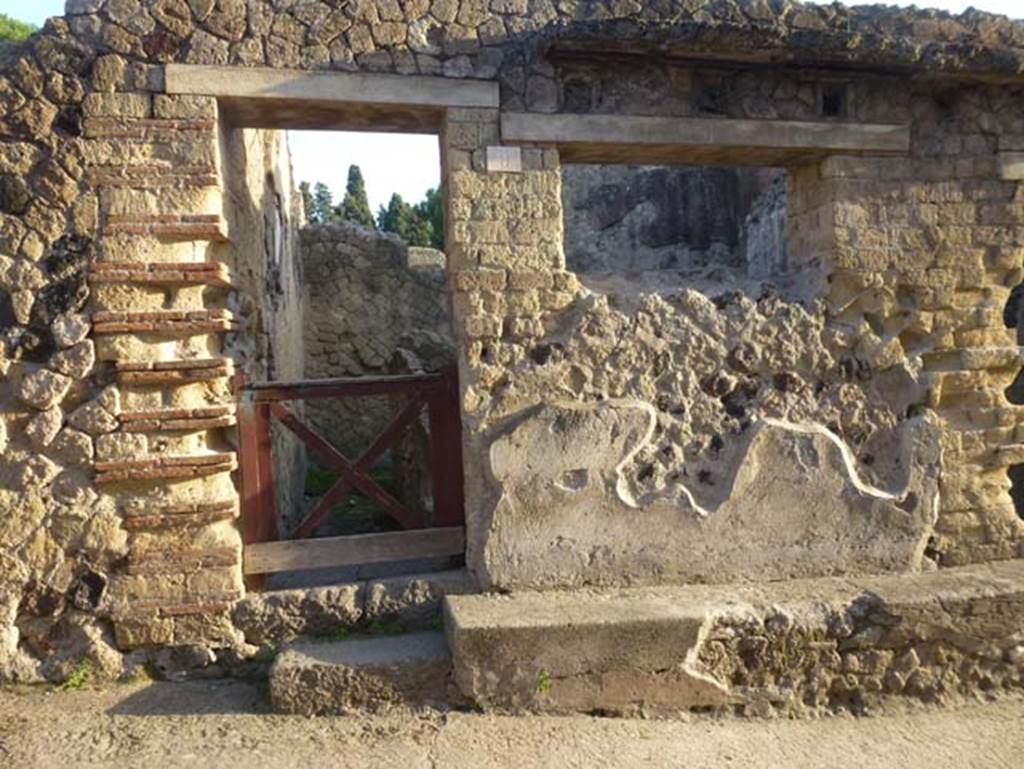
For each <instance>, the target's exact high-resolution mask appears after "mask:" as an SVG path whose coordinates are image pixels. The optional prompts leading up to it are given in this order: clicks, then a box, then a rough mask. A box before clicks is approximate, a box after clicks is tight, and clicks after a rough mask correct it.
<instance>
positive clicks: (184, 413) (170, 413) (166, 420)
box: [119, 404, 237, 433]
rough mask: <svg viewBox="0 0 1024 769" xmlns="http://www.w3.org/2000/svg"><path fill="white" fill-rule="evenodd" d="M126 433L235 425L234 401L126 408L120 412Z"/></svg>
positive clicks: (194, 429) (122, 426)
mask: <svg viewBox="0 0 1024 769" xmlns="http://www.w3.org/2000/svg"><path fill="white" fill-rule="evenodd" d="M119 419H120V420H121V431H122V432H126V433H152V432H193V431H199V430H215V429H217V428H221V427H233V426H234V425H235V424H236V423H237V418H236V416H235V407H234V405H231V404H228V405H223V406H208V407H205V408H194V409H151V410H148V411H126V412H123V413H121V414H120V415H119Z"/></svg>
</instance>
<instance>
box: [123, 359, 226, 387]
mask: <svg viewBox="0 0 1024 769" xmlns="http://www.w3.org/2000/svg"><path fill="white" fill-rule="evenodd" d="M114 368H115V370H116V372H117V381H118V383H119V384H137V385H177V384H189V383H191V382H207V381H210V380H213V379H226V378H228V377H231V376H233V375H234V373H235V364H234V361H233V360H231V359H230V358H203V359H194V360H170V361H159V362H156V363H136V362H133V361H117V362H116V363H115V364H114Z"/></svg>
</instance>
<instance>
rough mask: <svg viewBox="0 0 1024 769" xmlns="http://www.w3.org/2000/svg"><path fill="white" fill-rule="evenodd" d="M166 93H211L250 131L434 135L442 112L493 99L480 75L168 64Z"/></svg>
mask: <svg viewBox="0 0 1024 769" xmlns="http://www.w3.org/2000/svg"><path fill="white" fill-rule="evenodd" d="M166 90H167V93H171V94H196V95H203V96H216V97H218V98H219V99H221V101H222V107H224V111H225V114H226V115H227V117H228V118H229V120H230V121H231V122H232V123H234V124H235V125H242V126H251V127H257V128H258V127H276V128H300V127H304V128H318V129H341V128H351V129H352V130H371V129H373V130H408V131H417V130H420V131H423V132H434V131H437V130H438V129H439V128H440V117H441V116H442V115H443V114H444V111H445V110H446V109H452V108H462V107H469V108H487V109H497V107H498V104H499V101H498V84H497V83H496V82H492V81H488V80H474V79H471V78H447V77H437V76H429V75H388V74H378V73H372V72H305V71H302V70H289V69H273V68H269V67H219V66H206V65H193V64H168V65H167V67H166ZM339 107H344V109H339Z"/></svg>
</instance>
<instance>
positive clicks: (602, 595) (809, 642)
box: [445, 561, 1024, 715]
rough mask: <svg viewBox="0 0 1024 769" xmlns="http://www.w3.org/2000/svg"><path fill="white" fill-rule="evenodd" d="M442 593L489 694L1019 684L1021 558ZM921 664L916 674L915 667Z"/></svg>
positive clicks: (682, 694) (590, 704)
mask: <svg viewBox="0 0 1024 769" xmlns="http://www.w3.org/2000/svg"><path fill="white" fill-rule="evenodd" d="M445 606H446V618H445V621H446V627H447V634H448V638H449V644H450V647H451V651H452V660H453V669H454V676H455V681H456V683H457V684H458V686H459V688H460V690H461V691H462V693H463V694H464V695H466V696H467V697H469V698H470V699H471V700H472V701H473V702H474V703H475V704H477V705H478V706H481V707H484V708H488V709H503V710H507V709H511V710H523V709H531V710H544V711H549V712H571V711H577V712H579V711H582V712H593V711H595V710H599V711H602V712H611V713H620V714H639V713H643V714H648V715H650V714H658V713H663V714H671V713H678V712H679V711H680V710H687V709H691V708H696V709H707V708H712V709H722V710H725V709H728V710H730V711H735V710H737V709H740V710H741V712H748V713H758V712H760V713H762V714H770V713H784V714H806V713H813V712H824V711H828V710H835V709H846V708H851V709H853V710H854V712H862V711H863V709H864V708H867V707H871V706H874V705H875V704H878V703H880V702H881V701H882V700H883V699H884V698H886V697H891V696H906V697H913V698H921V699H924V700H926V701H932V702H934V701H940V702H941V701H944V700H945V699H948V698H949V697H950V696H951V695H953V689H955V687H953V688H951V687H950V686H948V684H949V682H950V681H952V680H957V681H958V685H964V684H967V685H968V686H970V685H971V684H970V683H969V682H971V681H977V680H981V679H983V678H987V677H994V678H993V680H998V681H1000V682H1002V685H1007V686H1010V687H1017V686H1019V685H1020V684H1019V676H1020V673H1021V671H1022V669H1024V660H1021V659H1019V655H1017V654H1016V653H1015V652H1014V650H1015V649H1017V648H1018V646H1019V638H1018V616H1019V615H1018V612H1019V611H1021V610H1022V609H1024V561H1009V562H1005V563H1000V564H993V565H988V566H979V567H968V568H962V569H945V570H940V571H937V572H933V573H929V574H914V575H890V576H868V577H857V578H852V579H851V578H844V579H836V578H821V579H812V580H794V581H789V582H776V583H772V584H767V585H728V586H700V585H692V586H685V587H658V588H627V589H610V590H598V589H588V590H577V591H565V592H558V591H555V592H542V593H530V592H524V593H513V594H512V595H496V594H492V595H467V596H452V597H449V598H447V599H446V600H445ZM979 639H983V640H979ZM755 648H756V649H757V652H756V654H751V650H752V649H755ZM925 650H927V651H925ZM1006 655H1011V656H1012V657H1013V659H1014V660H1015V661H1014V662H1012V663H1010V664H1007V663H1006V660H1007V659H1008V657H1007V656H1006ZM968 660H970V662H967V661H968ZM919 669H927V673H928V675H927V676H926V677H925V676H922V677H921V678H920V679H919V680H918V681H917V682H916V683H912V681H911V678H912V675H913V673H914V672H915V671H916V670H919ZM798 670H799V671H803V672H800V673H798V672H797V671H798ZM808 671H813V672H811V673H809V674H808ZM887 679H888V680H889V683H885V682H886V680H887ZM939 680H942V681H944V683H943V684H942V685H940V684H938V683H937V682H938V681H939ZM929 681H930V682H931V683H928V682H929ZM740 682H742V683H740ZM953 696H955V695H953ZM769 702H770V703H771V704H770V705H769V704H768V703H769Z"/></svg>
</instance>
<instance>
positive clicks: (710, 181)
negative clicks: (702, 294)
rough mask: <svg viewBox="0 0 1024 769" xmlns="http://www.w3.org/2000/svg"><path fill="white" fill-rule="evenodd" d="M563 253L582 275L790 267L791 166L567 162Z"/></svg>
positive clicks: (768, 271)
mask: <svg viewBox="0 0 1024 769" xmlns="http://www.w3.org/2000/svg"><path fill="white" fill-rule="evenodd" d="M562 198H563V208H564V217H565V238H564V245H565V256H566V263H567V266H568V267H569V269H570V270H573V271H574V272H577V273H580V274H583V275H594V276H596V275H599V274H602V273H605V274H609V273H622V272H634V273H639V272H652V271H674V272H676V273H680V274H691V275H696V274H699V273H707V272H709V271H710V272H714V271H715V270H719V271H722V270H724V271H726V272H728V273H729V274H730V275H732V276H738V275H743V276H749V277H752V278H765V277H769V276H771V275H773V274H775V273H778V272H780V271H782V270H784V269H785V267H786V188H785V173H784V172H783V171H781V170H779V169H773V168H727V167H710V166H709V167H703V166H626V165H582V164H581V165H567V166H565V167H564V168H563V170H562Z"/></svg>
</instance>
